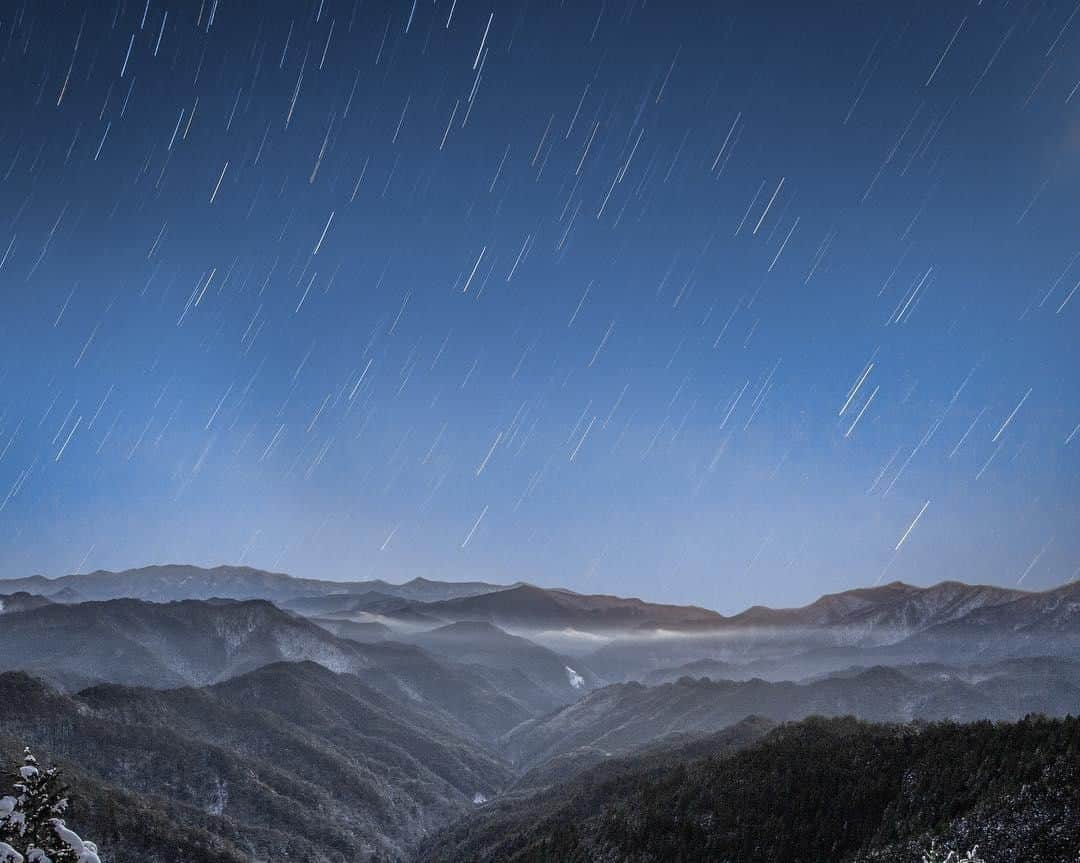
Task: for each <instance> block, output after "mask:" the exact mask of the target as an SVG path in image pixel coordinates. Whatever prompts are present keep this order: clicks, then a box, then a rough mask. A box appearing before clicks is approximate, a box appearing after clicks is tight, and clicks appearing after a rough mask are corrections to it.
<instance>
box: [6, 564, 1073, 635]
mask: <svg viewBox="0 0 1080 863" xmlns="http://www.w3.org/2000/svg"><path fill="white" fill-rule="evenodd" d="M0 591H2V592H3V593H4V594H8V593H15V592H26V593H31V594H36V595H39V596H42V597H46V598H49V599H52V600H53V601H56V602H73V601H84V600H103V599H117V598H125V597H129V598H134V599H144V600H148V601H152V602H167V601H173V600H180V599H211V598H225V599H266V600H269V601H271V602H274V603H277V604H279V605H283V606H286V607H289V608H292V609H294V610H296V611H298V612H300V613H301V614H306V615H312V616H325V617H335V616H342V615H345V614H354V613H361V612H362V613H369V614H373V615H386V616H389V617H392V618H397V619H400V620H414V621H416V622H418V623H420V624H432V625H434V626H437V625H439V624H440V623H443V624H445V623H455V622H464V621H485V622H489V623H494V624H496V625H498V626H503V627H511V628H513V627H521V628H530V629H554V630H560V629H566V630H580V631H582V632H587V633H588V632H596V633H605V632H613V631H623V632H630V633H633V632H635V631H645V630H650V629H654V630H658V631H666V630H671V631H673V632H695V631H696V632H708V631H717V632H730V631H734V630H762V631H767V632H769V633H773V634H776V633H785V632H787V633H797V632H799V631H800V630H817V631H820V632H828V633H829V634H830V640H832V641H833V642H834V643H841V644H862V645H875V644H890V643H895V642H899V641H902V640H904V639H905V638H908V637H910V636H912V635H914V634H916V633H919V632H922V631H925V630H928V629H931V628H933V627H938V626H943V625H946V624H953V623H956V622H957V621H961V620H964V619H965V618H967V619H968V621H969V624H970V625H971V626H972V627H974V626H977V625H978V622H980V621H981V622H982V623H983V624H984V625H986V626H1001V625H1005V626H1011V625H1013V618H1016V619H1017V620H1019V626H1020V628H1023V627H1031V626H1037V625H1040V621H1043V622H1048V621H1049V620H1050V618H1051V617H1053V619H1054V621H1055V622H1054V624H1053V625H1054V626H1055V627H1056V628H1057V629H1058V630H1059V631H1067V632H1071V631H1073V630H1074V629H1075V628H1076V626H1077V617H1078V616H1080V582H1078V581H1073V582H1070V583H1067V584H1064V585H1061V586H1059V587H1056V588H1051V589H1049V590H1045V591H1040V592H1033V591H1024V590H1019V589H1016V588H1004V587H996V586H992V585H979V584H975V585H969V584H965V583H963V582H959V581H944V582H941V583H939V584H935V585H932V586H930V587H917V586H914V585H909V584H905V583H903V582H899V581H894V582H890V583H888V584H883V585H879V586H875V587H867V588H854V589H851V590H846V591H841V592H838V593H832V594H826V595H824V596H822V597H820V598H819V599H817V600H815V601H814V602H811V603H809V604H808V605H805V606H801V607H797V608H769V607H766V606H752V607H750V608H748V609H746V610H745V611H742V612H739V613H738V614H734V615H730V616H725V615H723V614H720V613H719V612H716V611H712V610H710V609H706V608H701V607H698V606H692V605H689V606H680V605H668V604H663V603H655V602H647V601H645V600H642V599H637V598H633V597H620V596H612V595H602V594H583V593H577V592H574V591H572V590H567V589H565V588H544V587H538V586H536V585H532V584H526V583H521V582H517V583H514V584H509V585H502V584H492V583H488V582H480V581H473V582H448V581H435V580H431V579H426V578H414V579H413V580H412V581H408V582H405V583H404V584H392V583H390V582H386V581H383V580H381V579H375V580H368V581H356V582H341V581H324V580H319V579H311V578H297V577H294V576H290V575H287V574H284V573H271V572H265V571H263V570H258V569H254V568H251V567H238V566H219V567H214V568H212V569H204V568H201V567H195V566H184V565H166V566H148V567H142V568H140V569H133V570H125V571H122V572H107V571H103V570H99V571H96V572H92V573H86V574H81V575H65V576H61V577H58V578H46V577H44V576H40V575H37V576H31V577H28V578H14V579H7V580H0ZM995 609H996V611H994V610H995ZM975 614H978V615H979V616H978V617H970V616H971V615H975Z"/></svg>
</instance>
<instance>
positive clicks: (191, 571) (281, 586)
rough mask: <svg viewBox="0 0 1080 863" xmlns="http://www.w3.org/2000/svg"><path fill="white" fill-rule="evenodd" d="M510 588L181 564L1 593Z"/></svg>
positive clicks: (279, 596)
mask: <svg viewBox="0 0 1080 863" xmlns="http://www.w3.org/2000/svg"><path fill="white" fill-rule="evenodd" d="M505 588H506V585H501V584H488V583H486V582H452V581H431V580H429V579H426V578H419V577H418V578H414V579H413V580H412V581H407V582H405V583H404V584H391V583H389V582H386V581H382V580H381V579H374V580H369V581H324V580H320V579H315V578H297V577H295V576H291V575H287V574H285V573H281V572H266V571H264V570H261V569H254V568H252V567H249V566H216V567H213V568H210V569H206V568H203V567H198V566H187V565H182V564H167V565H163V566H144V567H140V568H138V569H127V570H123V571H121V572H110V571H107V570H97V571H95V572H88V573H83V574H74V575H62V576H59V577H57V578H46V577H45V576H43V575H33V576H29V577H26V578H13V579H0V590H2V591H3V592H5V593H8V592H11V593H14V592H16V591H26V592H28V593H36V594H39V595H42V596H48V597H53V596H55V595H57V594H59V593H60V592H61V591H63V590H65V589H71V590H73V591H75V593H76V594H77V595H78V597H79V598H81V599H84V600H95V599H120V598H131V599H145V600H149V601H151V602H168V601H171V600H177V599H212V598H216V597H220V598H222V599H268V600H270V601H272V602H279V601H283V600H287V599H294V598H297V597H304V596H322V595H326V594H334V593H340V594H357V593H365V592H367V591H378V592H381V593H385V594H388V595H391V596H397V597H400V598H403V599H413V600H420V601H436V600H442V599H452V598H455V597H461V596H471V595H473V594H476V593H490V592H492V591H497V590H504V589H505Z"/></svg>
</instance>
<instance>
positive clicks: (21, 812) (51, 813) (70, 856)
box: [0, 748, 101, 863]
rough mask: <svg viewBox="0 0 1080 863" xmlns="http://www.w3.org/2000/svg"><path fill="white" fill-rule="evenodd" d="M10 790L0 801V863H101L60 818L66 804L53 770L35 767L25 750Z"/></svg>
mask: <svg viewBox="0 0 1080 863" xmlns="http://www.w3.org/2000/svg"><path fill="white" fill-rule="evenodd" d="M13 790H14V792H15V793H14V794H13V795H8V796H4V797H0V863H101V860H100V858H99V857H98V850H97V846H96V845H95V844H94V843H93V842H86V841H84V840H83V839H82V838H80V837H79V835H78V834H77V833H75V831H73V830H71V829H70V828H69V827H67V825H65V824H64V821H63V819H62V818H61V817H60V816H61V815H63V814H64V812H65V810H66V809H67V803H68V801H67V797H66V793H67V788H66V787H65V786H64V785H63V784H62V783H61V781H60V771H59V770H57V768H55V767H48V768H44V769H43V768H41V767H39V766H38V763H37V759H36V758H35V757H34V755H33V753H32V752H31V751H30V749H29V748H27V749H26V751H25V755H24V757H23V763H22V766H21V767H20V768H19V770H18V773H17V775H16V777H15V783H14V789H13Z"/></svg>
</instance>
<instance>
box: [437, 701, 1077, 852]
mask: <svg viewBox="0 0 1080 863" xmlns="http://www.w3.org/2000/svg"><path fill="white" fill-rule="evenodd" d="M1077 812H1080V718H1075V717H1071V718H1066V719H1057V720H1050V719H1043V718H1030V719H1026V720H1024V721H1021V722H1018V723H1015V724H999V725H994V724H991V723H989V722H979V723H974V724H971V725H955V724H951V723H944V724H934V725H929V726H925V727H922V728H916V727H913V726H888V725H869V724H866V723H863V722H859V721H857V720H853V719H850V718H842V719H820V718H814V719H808V720H804V721H802V722H800V723H796V724H792V725H786V726H782V727H780V728H778V729H776V730H775V731H773V732H771V733H769V734H767V735H766V736H765V738H764V739H763V740H762V741H761V742H760V743H758V744H756V745H753V746H751V747H749V748H746V749H742V750H740V751H736V752H734V754H731V750H730V748H724V747H718V749H717V751H716V752H715V753H713V754H710V755H706V756H700V755H698V756H697V757H694V758H691V759H690V760H688V761H680V760H679V759H678V758H677V757H673V758H671V759H669V763H668V764H667V765H664V766H657V764H656V761H655V760H646V761H645V762H644V763H642V764H641V765H640V766H635V765H634V763H633V762H625V763H624V764H623V765H622V766H621V767H620V768H618V769H616V768H613V767H612V766H611V765H609V764H605V765H602V766H601V767H598V768H595V769H594V770H593V771H591V772H587V773H585V774H584V775H582V776H579V777H578V778H577V779H575V780H573V781H571V782H569V783H567V784H564V785H562V786H559V787H555V788H553V789H550V790H547V791H544V792H540V793H539V794H537V795H534V796H532V797H524V798H522V797H512V798H508V799H507V800H505V801H502V802H500V801H496V802H494V803H491V804H488V805H487V806H484V807H482V808H481V809H480V810H478V812H477V813H476V814H474V815H473V816H471V817H469V818H467V819H465V820H464V821H463V822H461V823H460V824H457V825H455V826H453V827H451V828H448V829H447V830H446V831H444V832H443V833H442V834H440V835H438V836H436V837H434V838H432V839H431V840H429V841H428V842H427V843H426V844H425V845H424V846H423V848H422V850H421V852H420V854H419V855H418V856H417V857H416V859H417V860H423V861H425V863H489V861H490V863H494V861H499V863H598V861H604V863H608V862H609V861H611V863H614V861H617V863H668V861H680V863H726V861H738V863H776V861H784V863H821V861H829V863H870V861H876V863H900V861H903V863H911V861H918V860H920V859H921V856H920V849H925V848H928V847H929V845H930V842H931V839H937V841H938V843H939V845H944V846H947V847H950V848H963V849H965V850H966V849H969V848H971V847H972V846H974V845H978V846H979V850H980V856H983V857H985V859H986V860H988V861H993V863H1075V861H1076V859H1077V852H1078V850H1080V819H1078V818H1077Z"/></svg>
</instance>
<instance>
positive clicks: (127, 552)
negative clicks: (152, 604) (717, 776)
mask: <svg viewBox="0 0 1080 863" xmlns="http://www.w3.org/2000/svg"><path fill="white" fill-rule="evenodd" d="M1078 8H1080V7H1078V6H1077V5H1076V4H1075V2H1047V3H1042V4H1037V3H1012V2H1002V0H986V2H976V0H965V2H958V3H944V4H934V3H919V4H885V3H855V2H836V3H827V4H809V3H781V2H767V3H742V2H738V3H690V2H671V3H658V2H641V0H628V2H615V3H613V2H610V0H598V2H592V0H588V2H580V3H579V2H572V3H545V2H535V0H532V2H502V0H500V2H497V3H495V4H492V3H490V2H485V3H478V2H475V0H449V2H446V0H438V2H431V0H403V2H396V0H395V2H392V3H384V2H378V0H363V2H361V0H314V2H276V0H273V2H271V0H267V2H265V3H239V2H236V0H204V2H198V0H192V2H176V0H167V2H160V0H139V2H93V3H85V4H79V3H74V2H63V0H56V2H47V3H30V2H22V3H11V4H7V5H5V7H4V8H3V10H2V12H0V93H2V99H3V103H4V111H3V119H2V121H0V195H2V198H0V200H2V207H0V299H2V305H0V565H2V567H3V572H4V575H5V576H9V577H16V576H23V575H29V574H32V573H36V572H42V573H45V574H48V575H61V574H64V573H68V572H76V571H87V570H91V569H97V568H110V569H119V568H123V567H128V566H139V565H144V564H148V563H165V562H183V563H195V564H217V563H243V564H248V565H252V566H257V567H261V568H266V569H273V570H281V571H287V572H290V573H293V574H296V575H306V576H313V577H322V578H337V579H353V578H355V579H361V578H376V577H377V578H384V579H387V580H391V581H400V580H405V579H408V578H412V577H414V576H417V575H424V576H428V577H433V578H483V579H489V580H498V581H505V582H512V581H517V580H527V581H532V582H536V583H540V584H559V585H564V586H567V587H570V588H573V589H575V590H582V591H588V592H609V593H619V594H623V595H626V594H635V595H642V596H647V597H650V598H663V599H665V600H667V601H680V602H681V601H685V602H694V603H699V604H702V605H707V606H710V607H714V608H718V609H720V610H722V611H732V610H736V609H739V608H742V607H745V606H746V605H749V604H753V603H757V602H761V603H768V604H771V605H793V604H797V603H801V602H804V601H807V600H809V599H812V598H813V597H816V596H817V595H819V594H821V593H823V592H826V591H830V590H841V589H844V588H847V587H852V586H855V585H859V584H871V583H874V582H875V581H878V582H880V581H882V580H885V581H888V580H893V579H902V580H904V581H908V582H912V583H916V584H929V583H933V582H936V581H940V580H942V579H950V578H955V579H963V580H965V581H968V582H988V583H996V584H1002V585H1009V586H1013V585H1016V584H1022V586H1024V587H1029V588H1033V589H1043V588H1046V587H1050V586H1053V585H1055V584H1059V583H1061V582H1064V581H1068V580H1070V579H1075V578H1077V577H1078V572H1080V530H1078V528H1080V494H1078V492H1080V482H1078V480H1080V439H1078V438H1080V435H1078V430H1080V399H1078V395H1080V339H1078V335H1080V298H1077V297H1076V293H1077V288H1078V287H1080V234H1078V232H1077V221H1076V220H1077V215H1078V212H1080V211H1078V208H1077V206H1076V202H1077V201H1078V200H1080V198H1078V192H1080V96H1078V95H1077V93H1078V90H1080V53H1078V48H1080V20H1076V11H1077V9H1078Z"/></svg>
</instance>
